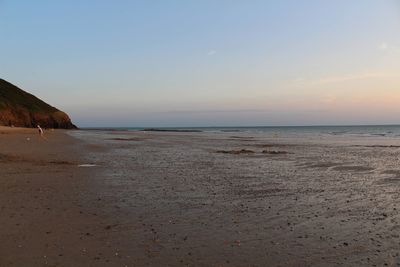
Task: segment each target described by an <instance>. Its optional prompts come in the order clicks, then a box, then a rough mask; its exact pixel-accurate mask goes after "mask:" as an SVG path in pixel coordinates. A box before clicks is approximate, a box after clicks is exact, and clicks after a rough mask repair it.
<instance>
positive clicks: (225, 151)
mask: <svg viewBox="0 0 400 267" xmlns="http://www.w3.org/2000/svg"><path fill="white" fill-rule="evenodd" d="M216 153H222V154H234V155H238V154H253V153H254V151H253V150H248V149H240V150H217V152H216Z"/></svg>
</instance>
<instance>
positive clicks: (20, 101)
mask: <svg viewBox="0 0 400 267" xmlns="http://www.w3.org/2000/svg"><path fill="white" fill-rule="evenodd" d="M10 107H11V108H23V109H25V110H27V111H29V112H35V113H53V112H56V111H58V109H56V108H55V107H52V106H50V105H49V104H47V103H45V102H43V101H42V100H40V99H39V98H37V97H36V96H34V95H32V94H29V93H27V92H25V91H23V90H22V89H20V88H18V87H17V86H15V85H13V84H11V83H9V82H7V81H5V80H3V79H0V110H2V109H5V108H10Z"/></svg>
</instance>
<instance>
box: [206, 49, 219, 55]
mask: <svg viewBox="0 0 400 267" xmlns="http://www.w3.org/2000/svg"><path fill="white" fill-rule="evenodd" d="M216 53H217V51H215V50H210V51H208V52H207V56H213V55H215V54H216Z"/></svg>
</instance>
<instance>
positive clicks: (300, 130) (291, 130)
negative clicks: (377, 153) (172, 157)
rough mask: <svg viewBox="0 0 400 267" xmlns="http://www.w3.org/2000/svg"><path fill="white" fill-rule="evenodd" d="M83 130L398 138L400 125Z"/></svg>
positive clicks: (107, 128) (106, 128) (110, 128)
mask: <svg viewBox="0 0 400 267" xmlns="http://www.w3.org/2000/svg"><path fill="white" fill-rule="evenodd" d="M82 129H83V130H106V131H160V132H199V133H201V132H204V133H216V134H217V133H235V132H236V133H249V134H269V135H279V136H293V137H295V136H297V137H298V136H304V135H331V136H351V137H382V138H384V137H387V138H400V125H357V126H356V125H354V126H351V125H350V126H349V125H346V126H250V127H233V126H232V127H214V126H210V127H151V128H150V127H102V128H82Z"/></svg>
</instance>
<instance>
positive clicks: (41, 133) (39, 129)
mask: <svg viewBox="0 0 400 267" xmlns="http://www.w3.org/2000/svg"><path fill="white" fill-rule="evenodd" d="M37 128H38V131H39V135H40V137H42V138H44V133H43V129H42V128H41V127H40V125H39V124H38V126H37Z"/></svg>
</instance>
